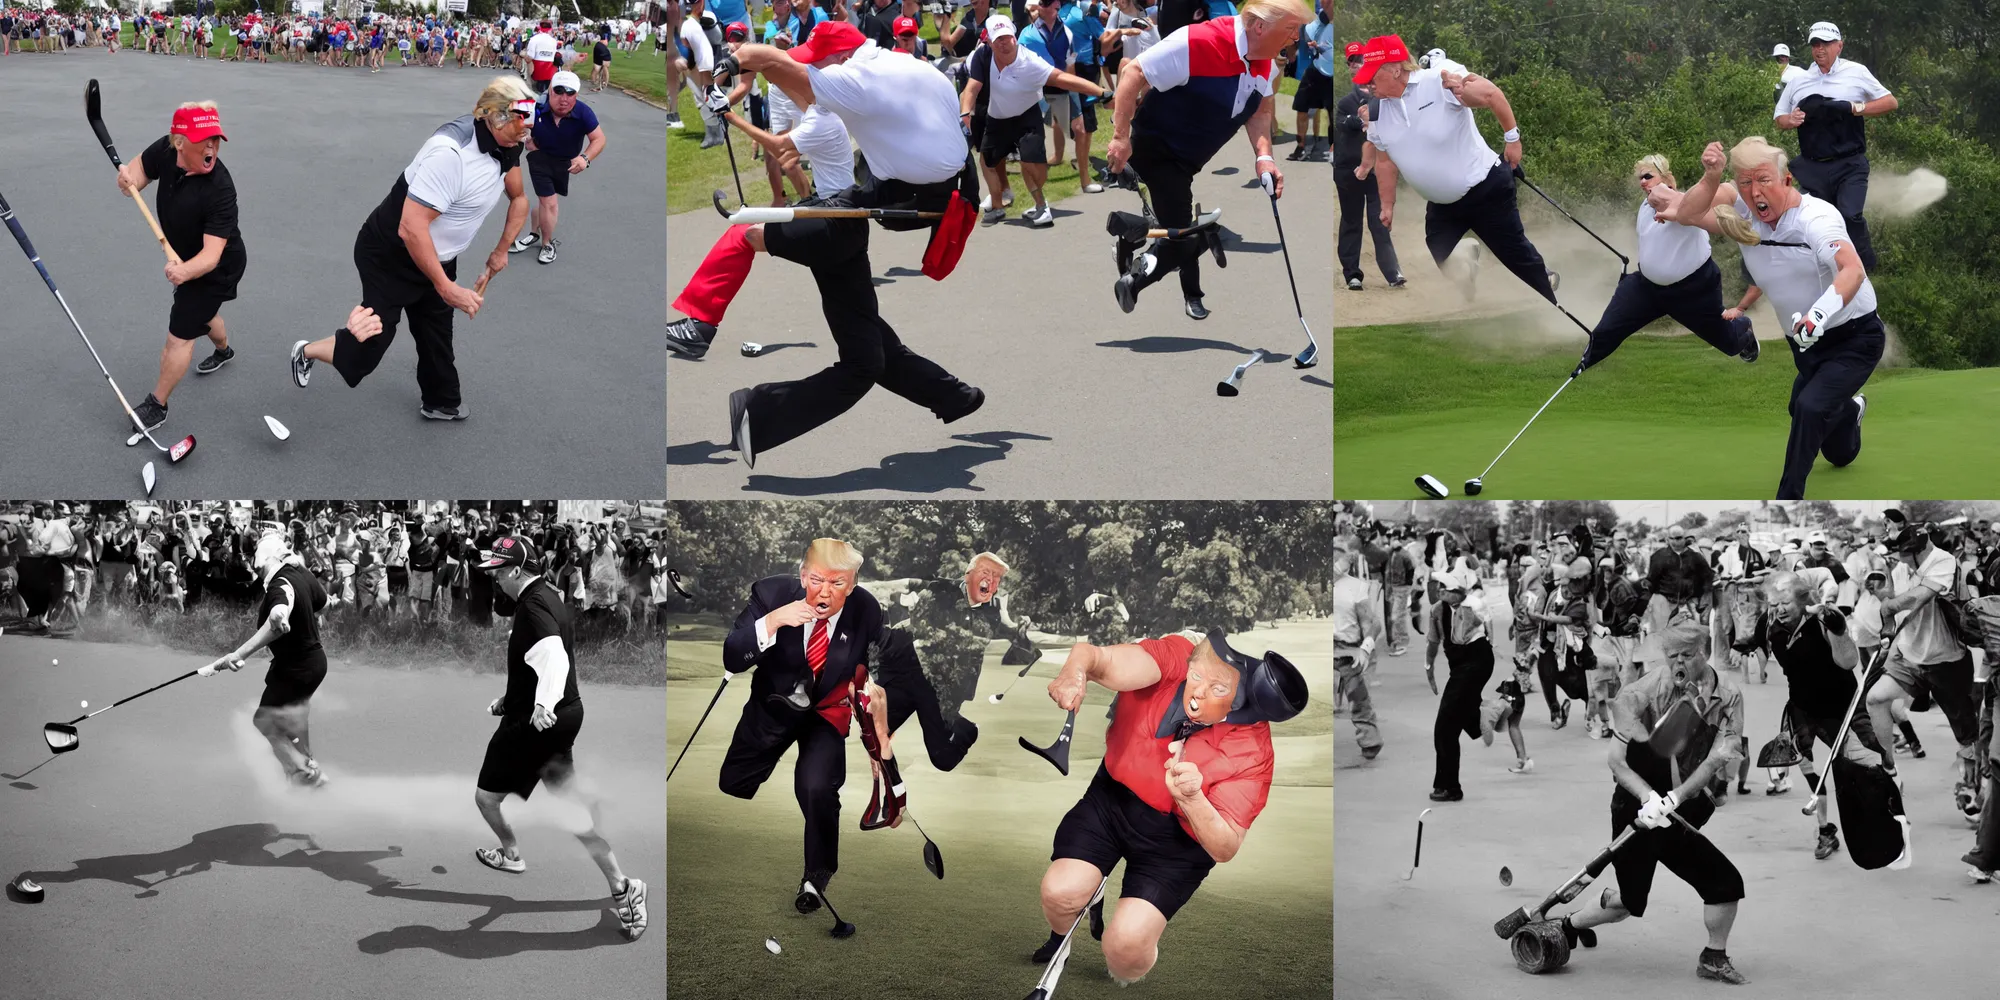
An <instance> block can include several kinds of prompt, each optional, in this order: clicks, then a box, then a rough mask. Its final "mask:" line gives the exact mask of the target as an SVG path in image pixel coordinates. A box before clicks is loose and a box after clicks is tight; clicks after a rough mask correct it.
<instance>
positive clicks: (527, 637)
mask: <svg viewBox="0 0 2000 1000" xmlns="http://www.w3.org/2000/svg"><path fill="white" fill-rule="evenodd" d="M479 569H480V570H481V571H483V572H486V573H488V574H490V575H491V576H492V578H493V583H494V585H495V586H497V587H498V588H499V589H500V590H501V592H503V593H505V594H506V595H507V596H508V598H510V599H511V600H513V601H514V602H515V605H514V624H513V627H512V628H511V629H509V630H508V633H507V693H506V694H504V695H501V696H500V697H498V698H495V699H493V703H492V704H490V705H488V706H486V710H487V712H489V713H491V714H493V715H497V716H499V717H500V725H499V728H497V729H495V730H494V731H493V739H492V740H491V741H490V742H488V743H487V744H486V760H485V762H484V763H482V764H480V766H479V786H478V789H477V790H476V791H475V792H474V793H473V801H474V802H476V803H477V804H478V806H479V815H480V816H482V817H484V818H485V819H486V825H487V826H489V827H492V828H493V834H494V836H496V837H499V838H500V846H499V847H482V848H480V849H478V850H476V851H474V852H473V855H474V856H475V857H477V858H478V859H479V863H480V864H483V865H485V866H486V867H488V868H492V869H495V870H497V871H503V872H510V873H514V874H519V873H521V872H524V871H527V870H528V865H527V862H525V861H522V860H521V851H520V848H519V846H518V841H516V839H515V837H514V830H513V827H511V826H509V825H508V823H507V818H506V816H504V815H502V814H501V812H500V803H501V802H502V801H504V800H505V799H506V798H507V796H508V795H519V796H520V797H521V798H522V799H523V800H526V799H527V798H528V796H530V795H533V794H534V792H535V786H536V785H538V784H541V785H546V786H548V789H549V792H550V793H551V794H553V795H555V796H557V797H558V798H562V799H567V800H570V801H573V802H576V803H578V804H580V805H582V806H583V807H584V808H585V809H587V810H589V812H590V829H588V830H585V831H584V832H582V833H579V834H577V835H576V839H578V840H580V841H582V842H583V847H584V850H586V851H589V852H590V859H591V860H592V861H595V862H597V867H598V869H599V870H600V871H602V872H603V873H604V881H605V882H606V883H607V884H608V885H609V886H610V888H611V912H612V913H614V914H616V915H617V917H618V925H619V927H620V928H622V929H623V930H624V932H625V937H626V938H627V939H629V940H633V941H637V940H639V935H641V934H644V933H645V932H646V883H644V882H642V881H640V880H638V879H636V878H626V877H625V873H624V872H623V871H621V870H620V869H619V867H618V859H617V858H616V857H614V856H613V855H612V853H611V844H610V842H609V841H606V840H605V839H604V835H603V834H601V833H599V832H598V827H599V825H600V824H601V823H602V822H603V818H602V816H601V815H600V812H601V806H600V803H599V801H598V799H597V797H596V796H595V795H593V794H591V793H590V792H588V791H586V790H585V789H583V788H582V787H580V784H579V782H578V780H577V775H576V760H575V758H574V757H573V756H572V748H573V747H574V746H575V745H576V737H577V734H578V733H579V732H581V731H582V730H583V696H582V695H581V694H579V693H578V692H577V685H576V670H575V663H576V659H575V657H576V630H575V624H574V621H573V618H574V614H575V612H574V611H572V610H571V608H570V607H569V605H567V604H564V603H563V599H562V595H561V594H559V593H557V592H556V588H555V587H554V586H552V585H551V584H550V583H549V581H548V580H547V578H545V577H543V576H542V574H541V558H540V553H538V552H537V551H536V550H535V546H534V544H533V543H531V542H529V541H528V540H527V539H526V538H523V537H521V536H520V535H504V536H502V537H501V538H499V539H498V540H497V541H495V542H494V543H493V549H492V551H491V552H490V553H489V554H488V555H487V557H486V558H485V559H484V560H482V561H481V562H480V563H479Z"/></svg>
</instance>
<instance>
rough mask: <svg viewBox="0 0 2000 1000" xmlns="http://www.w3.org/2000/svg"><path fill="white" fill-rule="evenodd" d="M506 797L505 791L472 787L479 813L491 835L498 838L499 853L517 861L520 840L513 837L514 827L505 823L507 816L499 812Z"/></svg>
mask: <svg viewBox="0 0 2000 1000" xmlns="http://www.w3.org/2000/svg"><path fill="white" fill-rule="evenodd" d="M506 798H507V793H506V792H489V791H487V790H486V789H484V788H479V789H474V790H473V793H472V800H473V801H474V802H476V803H478V804H479V815H480V816H482V817H484V818H485V820H486V825H487V826H488V827H491V828H492V830H493V835H494V836H495V837H498V838H500V853H501V854H504V855H506V856H507V859H508V860H510V861H519V860H521V849H520V841H518V840H516V839H515V837H514V828H513V827H512V826H509V825H508V824H507V817H505V816H503V815H501V813H500V803H501V801H503V800H504V799H506Z"/></svg>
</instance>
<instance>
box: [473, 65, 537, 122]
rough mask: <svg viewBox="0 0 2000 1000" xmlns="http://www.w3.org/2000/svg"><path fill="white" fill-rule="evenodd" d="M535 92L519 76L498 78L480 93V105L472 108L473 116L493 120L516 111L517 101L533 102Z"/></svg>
mask: <svg viewBox="0 0 2000 1000" xmlns="http://www.w3.org/2000/svg"><path fill="white" fill-rule="evenodd" d="M534 99H535V92H534V91H532V90H529V89H528V85H527V84H525V83H522V82H521V78H520V77H518V76H513V75H508V76H496V77H494V78H493V82H492V83H489V84H487V85H486V89H485V90H482V91H480V92H479V103H477V104H474V105H473V106H472V114H473V115H474V116H475V117H478V118H482V119H484V118H491V117H493V116H494V115H497V114H503V113H505V112H508V111H512V110H513V109H514V102H515V101H532V100H534Z"/></svg>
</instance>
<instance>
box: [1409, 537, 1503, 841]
mask: <svg viewBox="0 0 2000 1000" xmlns="http://www.w3.org/2000/svg"><path fill="white" fill-rule="evenodd" d="M1434 579H1435V580H1436V582H1437V585H1438V602H1437V604H1435V605H1432V608H1431V620H1430V621H1429V622H1428V623H1427V625H1426V627H1425V629H1424V632H1425V634H1426V635H1428V636H1429V637H1430V643H1429V648H1427V649H1426V650H1425V653H1424V676H1425V677H1427V678H1435V676H1436V674H1435V670H1436V667H1437V654H1438V649H1439V648H1440V647H1442V648H1443V649H1444V656H1445V666H1446V668H1447V670H1448V673H1447V675H1446V679H1445V682H1444V693H1443V694H1442V695H1441V696H1440V697H1439V698H1438V709H1437V721H1436V722H1435V723H1434V724H1433V725H1432V726H1431V745H1432V747H1433V748H1434V749H1435V750H1436V751H1437V769H1436V771H1435V772H1434V773H1433V774H1432V776H1431V801H1432V802H1457V801H1459V800H1460V799H1463V798H1465V789H1464V787H1463V786H1462V785H1460V784H1459V781H1458V760H1459V752H1458V736H1459V734H1460V733H1464V734H1465V735H1467V736H1477V737H1480V738H1482V739H1484V740H1485V741H1486V743H1487V745H1488V746H1491V745H1492V743H1493V726H1494V724H1495V723H1496V722H1498V721H1499V720H1498V719H1497V718H1495V717H1494V716H1492V715H1490V714H1488V713H1485V712H1482V710H1481V705H1480V690H1481V689H1482V688H1484V687H1485V686H1486V682H1487V680H1489V679H1491V678H1492V676H1493V642H1492V640H1491V639H1489V638H1488V631H1487V627H1486V619H1485V617H1484V616H1483V615H1482V614H1481V613H1480V609H1479V605H1477V604H1474V603H1471V598H1469V597H1468V596H1467V593H1466V592H1467V591H1468V590H1470V589H1471V585H1472V581H1467V580H1463V579H1460V578H1459V575H1458V574H1457V573H1451V572H1446V573H1440V574H1438V575H1437V576H1436V577H1435V578H1434ZM1431 683H1432V684H1436V683H1437V681H1436V680H1435V679H1433V680H1432V681H1431ZM1508 707H1509V708H1511V707H1512V706H1511V705H1509V706H1508ZM1524 756H1525V755H1524Z"/></svg>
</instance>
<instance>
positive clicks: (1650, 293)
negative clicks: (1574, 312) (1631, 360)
mask: <svg viewBox="0 0 2000 1000" xmlns="http://www.w3.org/2000/svg"><path fill="white" fill-rule="evenodd" d="M1662 316H1672V317H1673V318H1674V322H1676V323H1679V324H1680V325H1682V326H1684V327H1687V328H1688V330H1689V331H1690V332H1692V333H1693V334H1694V335H1695V336H1697V337H1700V338H1701V339H1702V340H1705V341H1707V342H1708V344H1709V346H1711V347H1713V348H1715V349H1716V350H1718V351H1721V352H1722V353H1724V354H1728V355H1737V354H1741V353H1743V352H1744V351H1745V350H1746V349H1748V348H1749V346H1750V344H1751V343H1754V342H1755V339H1756V338H1755V335H1753V334H1752V333H1751V332H1750V319H1749V317H1747V316H1739V317H1737V318H1736V319H1734V320H1726V319H1723V318H1722V269H1721V268H1719V267H1716V266H1715V261H1713V260H1708V261H1704V262H1702V265H1701V266H1700V267H1698V268H1696V269H1695V272H1694V273H1693V274H1690V275H1688V276H1687V277H1685V278H1682V279H1681V280H1679V281H1676V282H1674V283H1673V284H1671V285H1656V284H1654V283H1653V282H1652V281H1650V280H1648V279H1647V278H1646V276H1645V275H1643V274H1640V273H1638V272H1636V271H1635V272H1633V273H1631V274H1627V275H1626V276H1625V277H1623V278H1620V279H1619V281H1618V290H1617V291H1616V292H1614V293H1612V295H1611V304H1610V305H1607V306H1605V307H1604V315H1603V316H1602V317H1599V319H1598V320H1597V327H1596V328H1595V329H1593V330H1591V331H1590V347H1589V348H1588V349H1587V350H1585V351H1584V354H1583V364H1584V367H1586V368H1588V367H1590V366H1591V365H1594V364H1597V363H1598V362H1600V361H1603V360H1604V359H1605V358H1608V357H1610V356H1611V352H1613V351H1615V350H1617V349H1618V345H1620V344H1622V343H1624V342H1625V338H1627V337H1630V336H1631V335H1633V334H1635V333H1638V332H1639V331H1640V330H1642V329H1644V328H1645V327H1646V325H1647V324H1649V323H1651V322H1653V321H1654V320H1656V319H1659V318H1660V317H1662Z"/></svg>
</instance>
